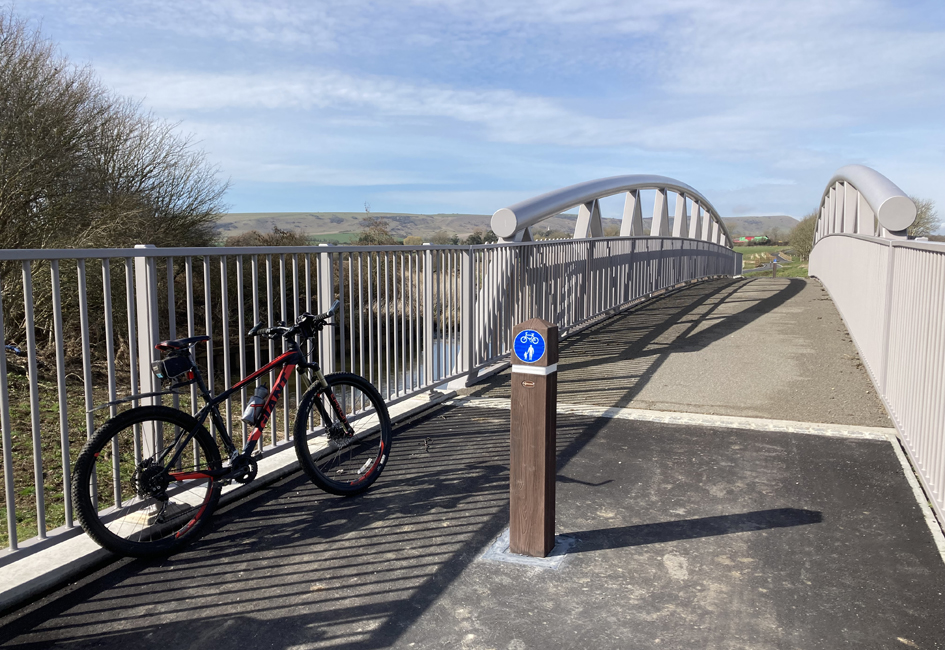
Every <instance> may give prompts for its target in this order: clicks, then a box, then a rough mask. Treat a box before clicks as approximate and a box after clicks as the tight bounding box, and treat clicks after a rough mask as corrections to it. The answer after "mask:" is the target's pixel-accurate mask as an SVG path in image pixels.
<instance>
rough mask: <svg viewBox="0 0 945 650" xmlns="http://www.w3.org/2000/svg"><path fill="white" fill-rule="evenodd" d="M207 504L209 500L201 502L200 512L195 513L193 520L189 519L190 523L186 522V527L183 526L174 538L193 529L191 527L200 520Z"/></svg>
mask: <svg viewBox="0 0 945 650" xmlns="http://www.w3.org/2000/svg"><path fill="white" fill-rule="evenodd" d="M210 489H211V490H212V489H213V488H212V487H211V488H210ZM209 503H210V499H207V500H205V501H204V502H203V505H202V506H201V507H200V511H199V512H197V514H195V515H194V518H193V519H191V520H190V521H188V522H187V525H186V526H184V527H183V528H181V529H180V530H179V531H177V534H176V535H174V537H180V536H181V535H183V534H184V533H186V532H187V531H188V530H190V529H191V528H193V527H194V524H196V523H197V520H198V519H200V517H201V515H203V511H204V510H206V509H207V505H208V504H209Z"/></svg>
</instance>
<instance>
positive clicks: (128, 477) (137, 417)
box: [73, 406, 221, 557]
mask: <svg viewBox="0 0 945 650" xmlns="http://www.w3.org/2000/svg"><path fill="white" fill-rule="evenodd" d="M198 427H199V428H198ZM195 428H196V429H197V433H196V435H195V436H194V438H193V440H192V441H191V442H190V443H188V444H187V446H186V447H185V449H184V451H183V453H182V454H181V455H180V457H179V459H178V460H177V462H176V463H175V464H174V466H173V467H165V466H164V464H163V463H164V462H166V461H165V460H162V458H165V459H166V460H169V456H170V454H169V453H163V452H165V450H168V449H170V448H171V447H172V446H173V445H174V443H175V440H176V438H177V437H178V435H180V433H181V431H182V430H183V429H186V430H193V429H195ZM220 466H221V463H220V456H219V452H218V450H217V448H216V446H215V445H214V444H213V441H212V439H211V438H210V435H209V434H208V433H207V432H206V430H205V429H203V427H201V426H200V425H199V424H197V422H196V420H194V419H193V418H192V417H191V416H189V415H187V414H185V413H182V412H181V411H177V410H175V409H171V408H167V407H161V406H145V407H139V408H137V409H131V410H130V411H126V412H124V413H122V414H120V415H118V416H116V417H115V418H113V419H111V420H109V421H108V422H106V423H105V424H104V425H103V426H102V427H101V428H100V429H99V430H98V431H97V432H96V433H95V434H94V435H93V437H92V438H91V440H89V442H88V444H87V445H86V446H85V447H84V448H83V449H82V451H81V452H80V454H79V457H78V459H77V460H76V469H75V476H74V483H73V490H74V496H75V502H76V510H77V514H78V518H79V522H80V523H81V524H82V527H83V528H84V529H85V530H86V532H87V533H88V534H89V536H91V537H92V538H93V539H95V541H97V542H98V543H99V544H100V545H102V546H104V547H105V548H107V549H109V550H111V551H113V552H115V553H118V554H120V555H132V556H137V557H148V556H152V555H158V554H163V553H167V552H170V551H173V550H175V549H177V548H179V547H180V546H183V545H184V544H186V543H187V542H188V541H189V540H190V539H191V538H193V537H194V536H195V535H197V534H198V532H199V530H200V529H201V528H202V527H203V524H204V523H205V522H206V520H207V519H208V518H209V516H210V514H211V513H212V511H213V509H214V508H215V506H216V503H217V501H218V499H219V496H220V482H219V480H214V479H210V478H206V477H196V478H186V479H184V480H172V479H171V478H170V475H171V473H173V474H184V475H186V473H193V472H200V471H205V470H209V469H219V468H220Z"/></svg>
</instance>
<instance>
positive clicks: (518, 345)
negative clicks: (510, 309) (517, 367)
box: [515, 330, 545, 363]
mask: <svg viewBox="0 0 945 650" xmlns="http://www.w3.org/2000/svg"><path fill="white" fill-rule="evenodd" d="M515 354H516V355H518V358H519V359H521V360H522V361H525V362H526V363H531V362H533V361H537V360H538V359H540V358H541V357H542V356H543V355H544V354H545V340H544V339H543V338H542V337H541V335H540V334H539V333H538V332H536V331H534V330H525V331H524V332H522V333H521V334H520V335H519V336H518V339H517V340H516V342H515Z"/></svg>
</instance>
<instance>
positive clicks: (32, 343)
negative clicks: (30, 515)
mask: <svg viewBox="0 0 945 650" xmlns="http://www.w3.org/2000/svg"><path fill="white" fill-rule="evenodd" d="M32 264H33V263H32V262H30V261H29V260H24V261H23V303H24V309H25V314H24V317H25V326H26V357H27V367H28V369H29V370H28V371H29V384H30V423H31V429H32V432H33V485H34V489H35V490H36V494H35V497H36V526H37V528H38V529H39V538H40V539H46V496H45V492H44V490H43V443H42V439H41V434H40V423H39V376H38V372H39V370H38V369H37V365H36V324H35V322H34V317H33V269H32ZM4 354H5V353H4Z"/></svg>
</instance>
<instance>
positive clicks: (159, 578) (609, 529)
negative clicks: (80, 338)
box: [0, 279, 945, 650]
mask: <svg viewBox="0 0 945 650" xmlns="http://www.w3.org/2000/svg"><path fill="white" fill-rule="evenodd" d="M687 293H688V294H689V302H690V303H694V302H695V303H697V306H696V307H693V308H692V309H687V308H686V307H685V305H684V304H683V298H685V297H686V295H685V294H687ZM819 294H820V289H819V286H818V285H817V284H816V283H813V282H807V281H801V284H796V283H795V281H794V280H790V281H788V280H768V279H765V281H754V280H753V281H749V282H731V281H723V282H718V283H707V284H705V285H698V286H696V287H691V288H689V289H686V290H684V291H682V292H679V293H677V294H673V295H670V296H667V297H664V298H663V299H661V300H658V301H655V302H653V303H651V304H649V305H646V306H644V307H643V308H641V309H639V310H636V311H634V312H630V313H628V314H624V315H621V316H618V317H617V318H614V319H612V320H610V321H607V322H605V323H603V324H601V325H598V326H596V327H595V328H592V330H588V331H585V332H583V333H581V334H578V335H576V336H574V337H573V338H569V339H568V340H567V341H566V342H564V343H563V345H562V363H561V365H560V366H559V367H560V369H561V375H560V379H561V389H560V392H559V403H561V404H562V405H571V406H572V407H574V405H580V404H587V405H593V404H598V403H599V402H597V401H595V396H600V395H601V394H602V391H601V390H599V388H600V387H602V386H606V385H608V382H610V384H609V385H611V389H610V391H609V392H610V393H611V394H612V395H613V396H614V398H613V399H612V400H611V401H610V403H609V404H608V403H603V404H601V405H603V406H620V407H626V406H629V407H631V408H651V409H653V408H656V407H657V406H661V405H663V404H674V402H673V401H672V400H673V399H675V398H674V397H673V395H674V394H675V395H690V396H691V395H693V394H696V398H693V399H690V401H689V402H686V404H687V406H686V408H680V407H678V405H677V408H675V409H671V410H673V411H689V412H692V413H705V412H710V413H711V412H712V411H711V410H710V408H709V407H708V406H706V408H699V406H700V405H701V404H703V403H705V404H708V402H709V401H710V398H711V397H712V396H713V394H714V392H713V391H718V393H719V394H724V390H722V388H720V387H718V386H714V385H713V386H711V387H708V388H705V389H704V390H705V392H704V393H701V394H697V393H696V389H699V387H700V386H703V383H702V380H701V377H702V375H703V371H702V370H701V369H700V364H702V363H709V360H710V359H715V362H718V363H723V362H724V363H728V364H729V365H724V366H723V367H721V368H719V369H718V372H715V371H713V372H712V373H710V374H711V375H712V376H713V377H716V379H715V380H714V383H725V382H728V385H729V387H730V388H732V387H734V386H736V385H743V384H745V385H750V386H753V388H752V387H748V388H745V391H744V393H743V395H744V397H743V398H741V399H740V400H738V399H735V398H731V399H727V400H726V401H724V402H723V404H722V405H721V406H719V405H716V408H715V412H716V413H717V414H719V415H740V416H745V415H751V416H758V415H764V414H765V413H766V412H767V411H768V410H770V411H771V414H770V415H768V416H767V417H771V418H777V419H787V420H802V419H803V420H807V421H809V422H821V421H834V422H841V423H842V422H846V423H847V424H845V425H844V426H845V431H846V433H845V434H837V435H814V434H813V433H810V432H807V433H803V432H790V431H787V430H781V431H757V430H749V429H739V428H733V427H732V426H731V425H729V426H712V425H709V426H706V425H704V424H703V425H701V426H700V425H697V424H692V423H681V424H667V423H663V422H654V421H646V420H632V419H631V420H628V419H621V418H619V417H595V416H593V415H587V414H584V415H582V414H581V413H579V412H577V411H579V410H580V409H579V408H577V407H574V408H570V410H569V412H568V413H567V414H563V413H559V416H558V430H557V447H558V457H557V458H558V462H557V474H558V480H557V518H556V529H557V531H558V532H559V533H561V534H565V535H569V536H571V537H573V538H574V539H575V540H576V543H575V546H574V547H573V548H572V549H571V550H570V551H569V552H568V554H567V555H566V556H565V559H564V562H563V564H562V566H561V567H560V568H559V569H558V570H548V569H537V568H534V567H529V566H521V565H516V564H509V563H506V562H496V561H492V560H485V559H483V558H482V555H483V554H484V553H485V551H486V550H487V549H488V548H489V546H490V545H491V544H492V542H493V541H494V540H495V539H496V538H497V537H498V536H499V535H500V534H501V533H502V532H503V530H504V529H505V528H506V527H507V526H508V480H509V474H508V463H509V412H508V410H506V409H504V408H502V406H501V403H502V402H501V397H502V394H503V391H507V388H506V386H507V381H508V380H507V378H506V379H505V380H504V383H503V379H502V378H501V377H499V378H495V379H494V380H493V381H492V382H491V384H490V385H489V386H488V387H487V388H486V389H485V390H483V389H478V390H477V391H473V392H474V393H476V395H479V396H485V397H489V398H493V399H491V400H481V399H480V400H477V399H475V395H474V396H473V397H471V398H469V399H468V400H457V401H454V402H453V403H452V404H449V405H445V406H440V407H437V408H435V409H433V410H431V411H429V412H427V413H426V414H424V415H423V416H421V417H419V418H416V419H415V420H413V421H411V422H408V423H406V424H402V425H400V426H399V427H397V430H396V434H395V439H394V446H393V454H392V456H391V459H390V462H389V464H388V466H387V469H386V470H385V472H384V474H383V476H382V477H381V478H380V479H379V481H378V482H377V484H376V485H375V486H374V487H373V488H372V489H371V490H370V491H369V492H368V493H367V494H365V495H364V496H362V497H359V498H355V499H342V498H337V497H333V496H330V495H327V494H325V493H323V492H321V491H319V490H318V489H317V488H316V487H315V486H314V485H312V484H311V483H309V482H308V481H307V480H306V479H305V477H304V475H298V474H296V475H293V476H290V477H288V478H286V479H283V480H282V481H280V482H278V483H276V484H275V485H273V486H271V487H269V488H266V489H264V490H262V491H260V492H258V493H256V494H254V495H253V496H251V497H248V498H247V499H245V500H242V501H240V502H238V503H236V504H233V505H231V506H229V507H227V508H225V509H223V510H222V511H221V512H219V513H218V514H217V515H216V516H215V518H214V521H213V522H212V523H211V526H210V527H209V528H210V530H209V532H208V533H207V534H206V535H205V536H204V537H203V538H202V539H201V540H198V541H197V542H196V543H194V544H193V545H191V546H190V547H188V548H187V549H185V550H184V551H182V552H180V553H178V554H176V555H174V556H171V557H169V558H166V559H163V560H160V561H141V560H128V559H121V560H114V561H110V562H107V563H105V564H103V565H101V566H99V567H97V568H96V569H95V570H93V571H91V572H90V573H88V574H87V575H85V576H84V577H82V578H81V579H80V580H78V581H77V582H75V583H74V584H72V585H69V586H68V587H66V588H63V589H60V590H57V591H55V592H53V593H50V594H48V595H46V596H45V597H43V598H41V599H39V600H37V601H35V602H33V603H31V604H29V605H27V606H25V607H22V608H20V609H19V610H16V611H14V612H12V613H9V614H7V615H6V616H5V617H3V618H2V619H0V647H4V648H50V647H70V648H129V647H133V648H142V649H146V648H162V649H163V648H168V647H179V648H202V647H239V648H279V649H286V650H288V649H297V648H299V649H300V648H333V649H341V648H344V649H351V648H382V647H383V648H388V647H389V648H469V649H474V648H497V649H503V650H505V649H509V650H521V649H525V648H541V649H543V650H550V649H557V648H713V649H716V648H718V649H721V648H763V649H767V648H772V649H774V648H778V649H780V648H824V649H832V648H847V647H849V648H926V649H928V648H945V595H943V594H945V563H943V558H942V549H941V548H940V547H939V546H938V545H937V542H938V543H940V540H936V538H935V537H934V536H933V533H932V531H931V530H930V528H929V526H928V525H927V522H926V518H925V517H926V514H927V512H926V511H927V510H928V508H927V506H925V507H923V506H922V505H920V503H919V501H917V499H916V495H915V493H914V491H913V488H912V487H911V486H910V483H909V481H908V480H907V476H906V474H905V473H904V471H903V466H902V464H901V460H900V457H899V456H898V455H897V453H896V448H895V447H894V444H896V443H894V442H893V441H891V440H890V439H888V438H886V437H885V436H884V435H882V434H881V433H876V430H869V427H870V426H872V427H875V426H884V424H885V422H884V421H883V418H882V417H879V415H882V411H881V406H879V409H880V411H878V412H877V411H876V410H875V409H876V408H877V404H878V402H877V401H876V398H875V395H871V394H870V393H868V392H867V389H868V388H870V385H869V382H868V379H867V378H866V377H865V373H864V372H863V370H862V368H859V369H858V368H857V367H856V363H857V361H856V358H855V349H853V348H852V344H849V342H848V341H844V340H843V339H842V338H841V337H840V335H839V334H838V333H837V332H833V333H832V337H833V338H835V339H837V338H840V339H841V340H840V341H839V342H838V341H832V342H831V341H819V340H811V341H808V342H807V343H803V342H798V341H795V343H794V345H793V348H792V349H790V350H787V351H784V350H780V351H779V350H778V349H777V348H778V346H781V345H782V344H783V342H785V341H792V340H795V338H798V339H799V338H800V337H802V336H803V333H802V332H800V331H799V330H797V329H796V328H797V327H799V326H798V325H790V323H791V322H796V321H799V320H811V319H812V320H813V321H818V320H825V319H827V318H830V319H834V320H833V321H832V322H829V323H824V325H823V326H824V328H825V329H824V333H826V332H829V331H830V328H831V327H834V326H835V324H836V323H839V317H837V315H836V311H835V310H833V311H832V314H831V313H830V311H831V310H832V309H833V307H832V304H831V303H829V302H827V303H822V304H818V303H821V302H822V301H820V300H819V298H820V295H819ZM700 300H701V303H700ZM765 301H768V302H765ZM699 305H701V306H699ZM758 305H764V306H763V307H762V308H761V309H760V310H759V311H757V312H753V311H752V310H753V309H755V308H757V306H758ZM805 305H806V306H805ZM810 305H813V306H810ZM828 306H829V309H827V307H828ZM784 309H787V311H782V310H784ZM795 309H822V310H823V312H824V314H820V315H821V318H820V319H818V318H816V317H817V316H818V314H817V313H814V314H812V316H811V317H808V316H805V315H801V316H799V315H798V313H799V312H797V311H792V310H795ZM654 310H655V311H654ZM660 310H666V312H667V313H676V314H678V318H679V320H680V322H679V323H675V324H662V325H661V324H660V323H657V322H656V317H655V313H656V312H658V311H660ZM699 310H704V311H699ZM644 316H646V317H647V318H649V316H653V321H652V322H651V325H650V328H651V329H650V331H649V332H647V331H646V330H645V329H644V328H642V327H641V326H640V322H641V319H643V318H644ZM687 319H688V320H687ZM730 319H734V320H730ZM792 319H793V320H792ZM683 321H685V322H683ZM736 321H741V324H740V325H738V324H737V323H736ZM814 325H817V323H814ZM638 327H640V329H637V328H638ZM841 327H842V324H841ZM756 329H757V330H758V331H753V330H756ZM621 332H632V334H626V336H627V337H628V338H626V339H619V338H618V337H619V336H621V334H620V333H621ZM771 332H775V333H776V334H775V335H774V336H775V338H773V339H768V340H769V342H770V341H773V343H771V345H772V346H774V348H773V349H765V350H763V354H762V353H759V352H757V350H758V348H757V347H755V346H754V345H749V346H748V348H746V349H747V350H749V352H746V353H745V355H747V356H745V355H743V357H742V358H739V359H728V357H727V355H726V354H725V352H726V351H727V350H728V349H729V348H730V347H731V348H735V347H737V346H736V342H735V341H728V339H729V338H731V337H735V338H736V340H737V339H738V337H745V338H746V339H748V340H749V341H752V340H756V337H763V336H766V335H770V333H771ZM844 333H845V330H844ZM598 337H604V338H605V339H606V344H603V345H601V344H598V343H596V342H595V341H596V340H597V338H598ZM634 337H635V338H634ZM811 338H812V339H819V338H827V337H826V335H825V334H824V335H820V334H817V333H816V332H815V334H814V335H813V336H812V337H811ZM674 346H676V347H682V348H686V347H689V348H692V349H691V350H690V351H688V352H686V353H685V354H682V355H677V356H682V357H686V358H687V359H688V361H686V362H685V363H682V365H680V366H676V365H675V364H676V363H677V361H676V360H675V359H676V357H674V356H672V355H671V353H670V352H669V350H670V349H671V348H673V347H674ZM715 346H720V347H721V348H723V349H722V350H718V351H717V350H712V349H711V348H713V347H715ZM598 348H600V350H601V352H600V353H599V357H598V359H599V362H598V363H596V364H595V363H590V361H591V360H592V357H591V355H592V354H595V352H594V350H596V349H598ZM628 348H629V349H633V350H636V351H637V352H638V353H641V354H642V356H645V357H647V361H646V365H644V366H640V367H636V366H632V365H629V364H632V363H633V358H634V355H631V354H625V351H626V350H627V349H628ZM661 348H662V349H661ZM604 349H609V350H610V353H611V357H621V355H623V356H624V357H625V358H619V359H616V360H614V359H610V360H608V359H609V357H608V355H606V354H604V353H603V350H604ZM851 349H852V350H853V352H852V355H853V356H852V358H847V357H848V356H849V355H850V351H851ZM752 350H754V351H755V352H751V351H752ZM772 358H773V363H774V365H775V367H779V368H781V372H782V375H781V380H782V381H783V382H784V384H783V386H786V387H787V388H785V390H784V395H783V397H782V398H781V399H778V398H777V397H776V396H774V395H772V392H771V389H770V388H769V387H768V385H767V384H766V383H764V380H763V377H762V376H761V375H760V374H759V373H758V372H755V371H753V370H752V369H753V368H758V367H759V366H761V367H764V368H765V369H767V368H768V367H769V366H768V365H767V364H768V363H769V361H768V360H769V359H772ZM726 359H728V360H727V361H726ZM805 360H807V361H810V362H812V363H815V364H817V365H819V369H817V372H816V373H815V372H814V370H805V369H804V367H803V363H801V362H802V361H805ZM761 361H764V363H763V364H761V363H760V362H761ZM729 362H730V363H729ZM792 364H794V365H792ZM595 367H596V368H599V369H600V371H599V372H595V371H594V370H593V369H594V368H595ZM745 368H748V371H746V370H745ZM683 371H685V372H683ZM680 372H683V374H684V377H683V378H682V379H680V380H679V381H678V382H677V383H673V381H672V377H673V374H674V373H676V374H678V373H680ZM706 372H707V371H706ZM857 372H859V373H860V375H857ZM621 373H623V374H621ZM808 373H809V376H808ZM818 374H820V375H827V377H819V378H818V377H815V375H818ZM847 375H849V376H847ZM589 380H592V381H594V382H596V386H597V387H598V390H591V388H593V387H589V386H587V382H588V381H589ZM864 381H865V382H866V383H865V386H866V388H864V383H863V382H864ZM663 383H665V384H666V385H667V386H666V388H667V389H668V391H669V392H667V393H663V396H661V395H660V394H659V393H658V391H656V388H658V387H660V386H661V384H663ZM810 383H816V385H815V387H816V388H817V389H818V390H821V389H822V388H824V387H825V388H826V389H827V390H830V389H832V391H831V393H832V394H831V395H829V397H834V399H833V400H831V399H829V397H827V398H824V397H823V396H821V397H820V398H818V400H816V401H815V403H812V404H807V403H805V401H806V400H814V397H813V396H814V395H815V392H808V389H807V387H805V386H804V384H810ZM794 388H796V391H795V390H793V389H794ZM788 389H791V390H788ZM648 390H649V391H652V392H651V393H647V391H648ZM646 395H651V397H647V398H646V399H644V397H645V396H646ZM792 396H793V397H792ZM495 398H498V400H497V399H495ZM604 401H605V400H601V402H604ZM486 402H489V403H491V404H492V406H491V407H489V408H485V407H483V406H482V404H485V403H486ZM831 402H832V403H831ZM642 403H645V404H646V406H645V407H643V406H641V404H642ZM497 404H498V405H499V406H498V407H497V406H496V405H497ZM658 410H664V411H665V410H668V409H665V408H661V409H658ZM589 412H590V411H589ZM792 414H800V415H804V416H805V417H803V418H801V417H789V416H790V415H792ZM808 414H810V415H808ZM818 416H820V417H818ZM830 418H833V419H832V420H831V419H830ZM706 421H707V422H711V418H709V419H707V420H706ZM798 426H799V430H804V427H803V426H801V425H798ZM807 429H808V430H809V431H813V430H814V429H813V428H811V427H807ZM861 430H862V431H861Z"/></svg>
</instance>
